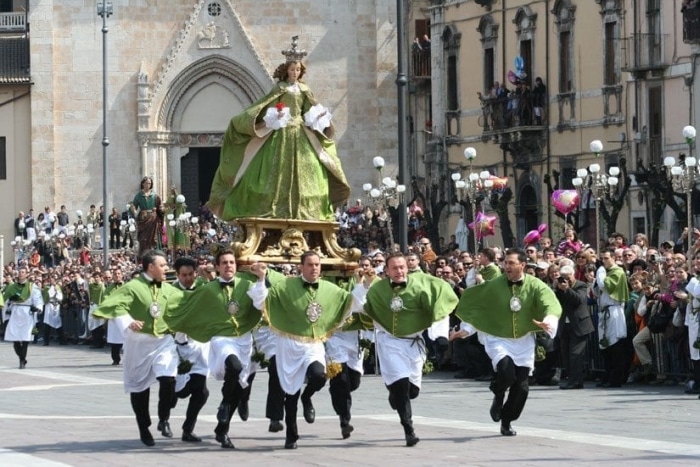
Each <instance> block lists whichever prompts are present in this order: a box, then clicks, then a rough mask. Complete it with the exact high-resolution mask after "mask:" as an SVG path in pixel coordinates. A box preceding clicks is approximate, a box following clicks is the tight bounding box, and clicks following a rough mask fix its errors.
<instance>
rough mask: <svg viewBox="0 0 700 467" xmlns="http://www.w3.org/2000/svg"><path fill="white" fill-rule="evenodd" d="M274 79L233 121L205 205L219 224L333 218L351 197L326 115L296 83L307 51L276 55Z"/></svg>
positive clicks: (299, 79)
mask: <svg viewBox="0 0 700 467" xmlns="http://www.w3.org/2000/svg"><path fill="white" fill-rule="evenodd" d="M282 53H283V54H284V55H285V56H286V57H287V61H286V62H285V63H283V64H281V65H280V66H279V67H277V69H276V71H275V73H274V75H273V77H274V78H275V79H277V80H278V82H277V84H276V85H275V87H274V88H273V89H272V91H270V92H269V93H268V94H267V95H266V96H265V97H263V98H262V99H260V100H259V101H258V102H256V103H254V104H253V105H252V106H251V107H249V108H248V109H246V110H245V111H243V113H241V114H240V115H237V116H235V117H233V118H232V119H231V122H230V124H229V126H228V129H227V130H226V134H225V136H224V141H223V145H222V148H221V159H220V161H219V168H218V170H217V172H216V175H215V176H214V181H213V184H212V190H211V195H210V198H209V202H208V206H209V208H210V209H211V210H212V212H213V213H214V214H216V215H217V216H218V217H219V218H220V219H223V220H224V221H228V220H232V219H238V218H243V217H265V218H275V219H301V220H322V221H333V220H335V217H334V209H333V206H334V205H339V204H342V203H344V202H345V201H346V200H347V198H348V196H349V195H350V187H349V185H348V183H347V180H346V179H345V175H344V173H343V170H342V167H341V164H340V159H339V158H338V156H337V154H336V149H335V143H334V141H333V140H332V139H331V138H332V135H333V127H332V125H331V122H330V118H331V116H330V114H329V113H328V111H327V110H326V109H324V108H323V107H322V106H320V105H317V101H316V99H315V98H314V96H313V94H312V93H311V90H310V89H309V87H308V86H307V85H306V84H305V83H304V82H302V81H301V78H302V77H303V76H304V73H305V72H306V67H305V66H304V64H303V63H302V62H301V58H302V57H303V56H305V55H306V52H305V51H301V50H299V49H297V46H296V38H294V39H293V42H292V49H290V50H286V51H283V52H282Z"/></svg>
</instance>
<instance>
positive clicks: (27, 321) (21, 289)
mask: <svg viewBox="0 0 700 467" xmlns="http://www.w3.org/2000/svg"><path fill="white" fill-rule="evenodd" d="M3 299H4V301H5V303H6V304H7V305H6V309H5V316H7V315H9V321H8V323H7V327H6V328H5V340H6V341H8V342H12V343H13V347H14V349H15V353H16V354H17V357H18V358H19V369H20V370H22V369H24V368H25V366H26V365H27V350H28V348H29V341H31V340H32V333H33V331H34V326H35V325H36V314H37V313H39V312H40V311H41V310H42V308H43V307H44V300H43V298H42V296H41V289H40V288H39V287H37V286H36V285H34V283H33V282H31V281H30V280H29V271H28V270H27V268H26V267H24V266H22V267H20V268H19V269H18V270H17V282H13V283H11V284H10V285H8V286H7V288H6V289H5V291H4V292H3Z"/></svg>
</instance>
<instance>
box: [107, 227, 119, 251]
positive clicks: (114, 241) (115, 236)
mask: <svg viewBox="0 0 700 467" xmlns="http://www.w3.org/2000/svg"><path fill="white" fill-rule="evenodd" d="M120 245H121V230H119V229H109V247H110V248H111V249H112V250H114V249H117V248H119V246H120Z"/></svg>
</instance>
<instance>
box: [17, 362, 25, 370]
mask: <svg viewBox="0 0 700 467" xmlns="http://www.w3.org/2000/svg"><path fill="white" fill-rule="evenodd" d="M25 366H27V361H26V360H23V361H21V362H19V369H20V370H24V367H25Z"/></svg>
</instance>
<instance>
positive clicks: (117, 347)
mask: <svg viewBox="0 0 700 467" xmlns="http://www.w3.org/2000/svg"><path fill="white" fill-rule="evenodd" d="M109 346H110V348H111V351H112V352H111V353H112V363H116V364H117V365H118V364H119V362H121V361H122V357H121V351H122V347H124V344H109Z"/></svg>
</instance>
